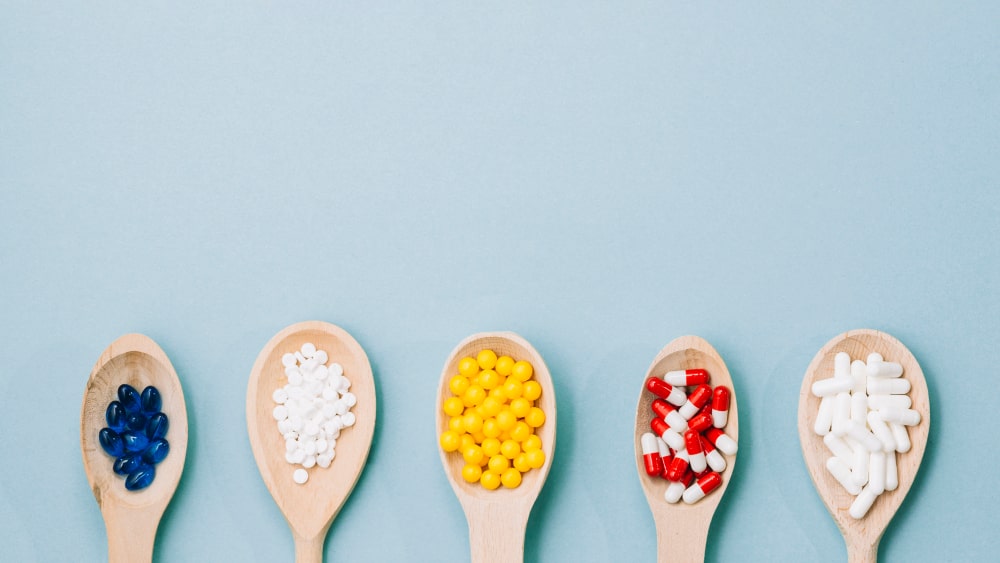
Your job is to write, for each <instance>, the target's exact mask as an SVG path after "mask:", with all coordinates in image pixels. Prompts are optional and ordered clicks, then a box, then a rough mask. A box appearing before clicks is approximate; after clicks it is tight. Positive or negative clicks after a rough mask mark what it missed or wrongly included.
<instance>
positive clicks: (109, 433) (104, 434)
mask: <svg viewBox="0 0 1000 563" xmlns="http://www.w3.org/2000/svg"><path fill="white" fill-rule="evenodd" d="M97 438H98V439H99V440H100V441H101V447H102V448H104V451H105V452H106V453H107V454H108V455H109V456H112V457H118V456H120V455H122V453H124V452H125V442H123V441H122V437H121V436H119V435H118V433H117V432H115V431H114V430H112V429H110V428H102V429H101V431H100V433H98V435H97Z"/></svg>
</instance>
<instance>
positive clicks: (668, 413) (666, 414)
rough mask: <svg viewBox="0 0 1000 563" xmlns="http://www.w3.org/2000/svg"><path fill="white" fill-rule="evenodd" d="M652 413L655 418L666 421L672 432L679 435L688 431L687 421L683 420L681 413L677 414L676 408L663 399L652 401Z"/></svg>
mask: <svg viewBox="0 0 1000 563" xmlns="http://www.w3.org/2000/svg"><path fill="white" fill-rule="evenodd" d="M653 412H654V413H656V416H658V417H660V418H662V419H663V420H665V421H667V424H668V425H669V426H670V428H672V429H673V430H674V432H677V433H680V432H684V431H685V430H687V429H688V421H687V420H684V417H683V416H681V413H679V412H677V407H675V406H673V405H671V404H670V403H668V402H666V401H664V400H663V399H656V400H654V401H653Z"/></svg>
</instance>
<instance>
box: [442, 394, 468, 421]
mask: <svg viewBox="0 0 1000 563" xmlns="http://www.w3.org/2000/svg"><path fill="white" fill-rule="evenodd" d="M442 409H443V410H444V414H446V415H448V416H459V415H461V414H462V413H463V412H465V404H464V403H463V402H462V399H459V398H458V397H448V398H447V399H445V400H444V404H442Z"/></svg>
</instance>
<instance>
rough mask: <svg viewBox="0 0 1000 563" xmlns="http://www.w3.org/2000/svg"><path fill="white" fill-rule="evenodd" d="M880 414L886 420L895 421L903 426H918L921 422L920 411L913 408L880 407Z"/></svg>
mask: <svg viewBox="0 0 1000 563" xmlns="http://www.w3.org/2000/svg"><path fill="white" fill-rule="evenodd" d="M878 415H879V416H880V417H881V418H882V420H884V421H886V422H895V423H896V424H902V425H903V426H916V425H918V424H920V413H919V412H918V411H915V410H913V409H897V408H892V407H887V408H884V409H879V411H878Z"/></svg>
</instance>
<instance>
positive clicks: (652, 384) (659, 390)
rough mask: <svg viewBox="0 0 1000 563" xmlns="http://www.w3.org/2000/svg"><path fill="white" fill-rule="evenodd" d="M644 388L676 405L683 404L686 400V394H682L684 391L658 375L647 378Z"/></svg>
mask: <svg viewBox="0 0 1000 563" xmlns="http://www.w3.org/2000/svg"><path fill="white" fill-rule="evenodd" d="M646 389H648V390H649V391H650V392H651V393H653V394H654V395H656V396H657V397H661V398H663V399H666V400H667V402H668V403H670V404H672V405H674V406H677V407H679V406H681V405H683V404H684V403H685V402H686V401H687V395H685V394H684V391H682V390H681V389H680V388H678V387H674V386H673V385H670V384H669V383H667V382H666V381H663V380H662V379H660V378H659V377H650V378H649V379H647V380H646Z"/></svg>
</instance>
